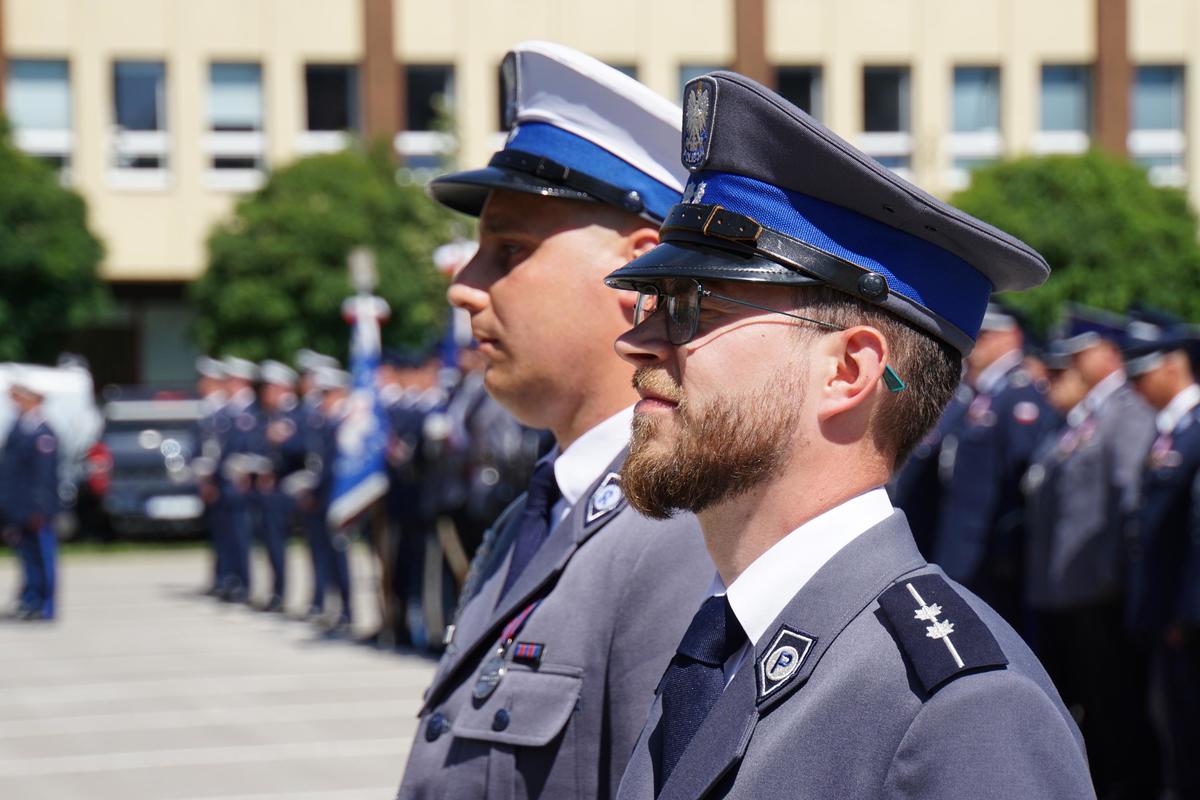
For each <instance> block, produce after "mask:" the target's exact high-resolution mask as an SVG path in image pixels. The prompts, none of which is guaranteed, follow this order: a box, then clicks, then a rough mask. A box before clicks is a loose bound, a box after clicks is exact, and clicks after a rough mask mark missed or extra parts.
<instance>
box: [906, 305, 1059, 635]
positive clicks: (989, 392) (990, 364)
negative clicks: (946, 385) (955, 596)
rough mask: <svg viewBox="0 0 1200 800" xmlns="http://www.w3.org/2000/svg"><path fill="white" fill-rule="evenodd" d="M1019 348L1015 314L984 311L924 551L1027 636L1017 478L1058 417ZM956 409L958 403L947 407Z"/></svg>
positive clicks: (945, 443)
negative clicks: (933, 526)
mask: <svg viewBox="0 0 1200 800" xmlns="http://www.w3.org/2000/svg"><path fill="white" fill-rule="evenodd" d="M1024 345H1025V334H1024V330H1023V328H1022V324H1021V318H1020V317H1019V316H1018V314H1017V313H1016V312H1015V311H1014V310H1012V309H1010V308H1007V307H1005V306H1001V305H1000V304H998V303H993V304H992V305H990V306H989V307H988V308H987V310H986V311H985V312H984V316H983V320H982V322H981V324H980V331H979V336H978V338H977V340H976V343H975V347H974V348H972V350H971V352H970V353H969V354H967V355H966V356H965V358H964V361H965V363H966V371H965V375H964V378H963V384H964V386H965V387H966V390H967V392H968V393H969V395H970V398H971V399H970V401H969V402H968V403H967V405H966V408H965V409H963V411H962V413H961V414H959V415H958V424H956V425H954V426H953V427H952V428H950V429H949V430H948V431H946V433H945V436H944V438H943V439H942V443H941V450H940V452H939V456H938V460H939V464H938V469H939V473H940V476H941V479H942V488H941V491H942V500H941V507H940V508H939V511H938V518H937V528H936V530H935V532H934V533H933V541H932V545H931V547H930V549H929V550H928V552H927V555H929V557H930V559H931V560H933V561H935V562H937V564H938V565H939V566H941V567H942V569H944V570H945V571H946V574H947V575H949V576H950V577H951V578H953V579H954V580H956V581H959V582H960V583H962V584H963V585H964V586H966V587H967V588H969V589H970V590H971V591H973V592H975V593H976V594H978V595H979V596H980V597H982V598H983V599H984V600H985V601H987V603H988V604H989V605H990V606H992V608H994V609H995V610H997V611H999V612H1000V613H1001V614H1002V615H1003V616H1004V617H1005V619H1007V620H1008V621H1009V622H1010V623H1011V624H1012V625H1014V626H1016V627H1017V628H1018V629H1021V630H1022V632H1023V633H1024V632H1027V631H1026V630H1025V629H1026V628H1027V627H1028V626H1027V625H1026V620H1025V616H1026V615H1025V612H1024V606H1023V603H1022V599H1023V595H1024V582H1025V578H1024V562H1025V514H1024V511H1025V503H1024V497H1023V495H1022V494H1021V478H1022V477H1023V476H1024V475H1025V472H1026V470H1028V468H1029V463H1030V460H1031V459H1032V458H1033V454H1034V451H1035V450H1036V448H1037V445H1038V443H1039V442H1040V441H1042V439H1044V438H1045V437H1046V436H1047V435H1049V433H1050V432H1051V431H1052V430H1054V428H1055V427H1056V425H1057V414H1056V412H1054V410H1053V408H1052V407H1051V406H1050V404H1049V403H1048V402H1047V400H1046V398H1045V395H1044V393H1043V391H1042V390H1041V389H1039V388H1038V387H1037V385H1036V384H1035V381H1034V379H1033V377H1032V376H1031V375H1030V374H1029V371H1028V370H1027V369H1026V367H1025V351H1024ZM960 391H961V390H960ZM957 407H958V403H957V401H952V402H951V404H950V406H949V408H950V409H957ZM948 413H949V412H948ZM906 510H907V509H906Z"/></svg>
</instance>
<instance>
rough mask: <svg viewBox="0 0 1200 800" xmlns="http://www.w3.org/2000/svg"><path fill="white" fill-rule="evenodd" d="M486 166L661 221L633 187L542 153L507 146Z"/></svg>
mask: <svg viewBox="0 0 1200 800" xmlns="http://www.w3.org/2000/svg"><path fill="white" fill-rule="evenodd" d="M488 166H489V167H497V168H499V169H507V170H513V171H516V172H523V173H525V174H526V175H532V176H533V177H535V178H539V179H541V180H544V181H548V182H550V183H554V184H557V185H559V186H562V187H563V188H564V189H573V190H575V191H577V192H583V193H584V194H586V195H588V196H589V197H591V198H593V199H595V200H598V201H600V202H601V203H607V204H608V205H611V206H615V207H617V208H619V209H621V210H622V211H626V212H628V213H630V214H636V215H638V216H639V217H641V218H642V219H645V220H648V221H650V222H653V223H654V224H655V225H658V224H660V223H661V222H662V220H661V219H659V218H658V217H657V216H655V215H654V214H652V213H651V212H650V211H649V210H648V209H647V208H646V202H645V200H643V199H642V196H641V194H640V193H639V192H638V191H637V190H636V189H622V188H620V187H619V186H614V185H613V184H611V183H606V182H605V181H602V180H599V179H598V178H593V177H592V176H591V175H588V174H587V173H584V172H580V171H578V170H574V169H571V168H570V167H566V166H563V165H562V164H559V163H558V162H557V161H553V160H551V159H549V158H546V157H545V156H539V155H536V154H534V153H527V152H525V151H523V150H513V149H511V148H507V149H504V150H500V151H499V152H497V153H496V154H495V155H493V156H492V159H491V160H490V161H489V162H488Z"/></svg>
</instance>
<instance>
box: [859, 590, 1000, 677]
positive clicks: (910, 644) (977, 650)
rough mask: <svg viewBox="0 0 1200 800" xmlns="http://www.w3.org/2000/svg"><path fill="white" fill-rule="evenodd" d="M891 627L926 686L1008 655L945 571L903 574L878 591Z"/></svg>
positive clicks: (997, 662) (985, 666) (995, 662)
mask: <svg viewBox="0 0 1200 800" xmlns="http://www.w3.org/2000/svg"><path fill="white" fill-rule="evenodd" d="M879 607H880V609H881V610H882V611H883V616H884V618H885V619H886V620H887V624H888V628H889V629H890V631H891V634H892V636H893V637H895V639H896V644H897V645H899V647H900V652H901V653H903V654H904V657H905V659H906V660H907V661H908V663H909V664H910V665H911V667H912V670H913V672H914V673H915V675H916V677H917V679H918V680H919V681H920V682H921V685H922V686H923V687H924V689H925V691H926V692H927V693H929V694H933V693H934V692H936V691H937V690H938V689H939V688H941V687H942V686H944V685H945V684H946V683H947V682H949V681H951V680H953V679H955V678H958V677H961V676H963V675H966V674H968V673H971V672H979V671H982V670H986V669H996V668H998V667H1003V666H1005V665H1006V664H1008V659H1007V658H1006V657H1005V655H1004V652H1003V651H1002V650H1001V649H1000V645H999V644H998V643H997V642H996V637H994V636H993V635H992V632H991V631H990V630H988V627H987V625H985V624H984V622H983V620H981V619H980V618H979V616H978V615H977V614H976V613H975V611H974V610H973V609H972V608H971V606H970V605H968V604H967V601H966V600H964V599H963V598H962V596H961V595H960V594H959V593H958V592H957V591H955V590H954V588H953V587H951V586H950V584H949V583H948V582H947V581H946V579H945V578H943V577H942V576H941V575H936V574H929V575H917V576H915V577H912V578H906V579H903V580H901V581H899V582H897V583H895V584H893V585H892V586H890V587H888V589H887V590H886V591H885V592H884V593H883V594H881V595H880V596H879Z"/></svg>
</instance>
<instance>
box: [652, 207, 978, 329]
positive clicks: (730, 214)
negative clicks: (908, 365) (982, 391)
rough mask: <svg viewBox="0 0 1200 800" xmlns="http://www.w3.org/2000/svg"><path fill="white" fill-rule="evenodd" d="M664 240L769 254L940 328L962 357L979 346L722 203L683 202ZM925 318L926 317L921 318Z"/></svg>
mask: <svg viewBox="0 0 1200 800" xmlns="http://www.w3.org/2000/svg"><path fill="white" fill-rule="evenodd" d="M662 241H663V242H668V243H670V242H685V243H691V244H699V245H704V246H706V247H717V248H721V249H725V250H730V251H732V252H735V253H741V254H744V255H759V256H765V257H767V258H769V259H771V260H772V261H775V262H777V263H779V264H781V265H782V266H784V267H786V268H788V269H790V270H793V271H795V272H798V273H801V276H802V277H804V278H807V279H808V280H804V281H795V282H796V283H809V282H811V283H819V284H823V285H825V286H828V287H830V288H831V289H836V290H838V291H840V292H843V293H845V294H848V295H850V296H851V297H859V298H862V299H863V300H865V301H867V302H868V303H871V304H873V305H877V306H880V307H882V308H885V309H887V310H888V311H891V312H892V313H894V314H896V315H897V316H899V317H900V318H902V319H905V320H908V321H910V322H913V323H914V324H917V325H919V326H921V327H928V325H929V324H930V323H933V324H935V325H936V327H937V328H938V330H939V333H940V335H941V336H943V337H945V339H946V341H947V342H948V343H949V344H950V345H951V346H952V347H953V348H954V349H956V350H958V351H959V352H960V353H969V352H970V351H971V349H972V348H973V347H974V342H973V341H972V339H971V337H969V336H967V335H966V334H965V333H963V332H962V331H960V330H959V329H958V328H957V327H955V326H954V325H952V324H951V323H949V322H947V321H946V320H943V319H942V318H940V317H938V316H937V315H936V314H934V313H933V312H932V311H930V310H929V309H927V308H924V307H922V306H919V305H918V304H916V303H914V302H913V301H912V300H910V299H909V298H907V297H904V296H902V295H900V294H897V293H894V292H891V291H889V289H888V283H887V278H886V277H885V276H884V275H882V274H880V273H878V272H872V271H871V270H868V269H863V268H862V267H860V266H858V265H857V264H853V263H851V262H849V261H847V260H845V259H844V258H839V257H838V256H835V255H833V254H832V253H827V252H825V251H824V250H822V249H820V248H818V247H815V246H813V245H811V244H809V243H808V242H802V241H800V240H799V239H793V238H792V237H790V236H787V235H785V234H782V233H779V232H778V231H773V230H771V229H770V228H765V227H763V226H762V225H760V224H759V223H758V222H757V221H755V220H754V219H752V218H750V217H748V216H746V215H745V214H739V213H737V212H735V211H730V210H728V209H726V208H722V207H721V206H717V205H701V204H695V203H693V204H680V205H677V206H675V207H674V208H672V209H671V211H670V213H668V214H667V218H666V220H665V221H664V222H663V226H662ZM918 314H919V316H920V318H921V319H916V318H915V317H916V316H917V315H918Z"/></svg>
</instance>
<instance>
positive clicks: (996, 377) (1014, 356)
mask: <svg viewBox="0 0 1200 800" xmlns="http://www.w3.org/2000/svg"><path fill="white" fill-rule="evenodd" d="M1024 360H1025V354H1024V353H1022V352H1021V351H1020V350H1009V351H1008V352H1007V353H1005V354H1004V355H1002V356H1000V357H999V358H997V359H996V360H995V361H993V362H992V363H991V364H988V365H987V366H986V367H984V368H983V370H982V371H981V372H980V373H979V377H978V378H976V379H975V391H977V392H981V393H983V394H991V392H992V389H994V388H996V384H998V383H1000V379H1001V378H1003V377H1004V376H1005V375H1007V374H1008V373H1009V371H1010V370H1012V369H1013V367H1015V366H1017V365H1018V364H1020V363H1021V362H1022V361H1024Z"/></svg>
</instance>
